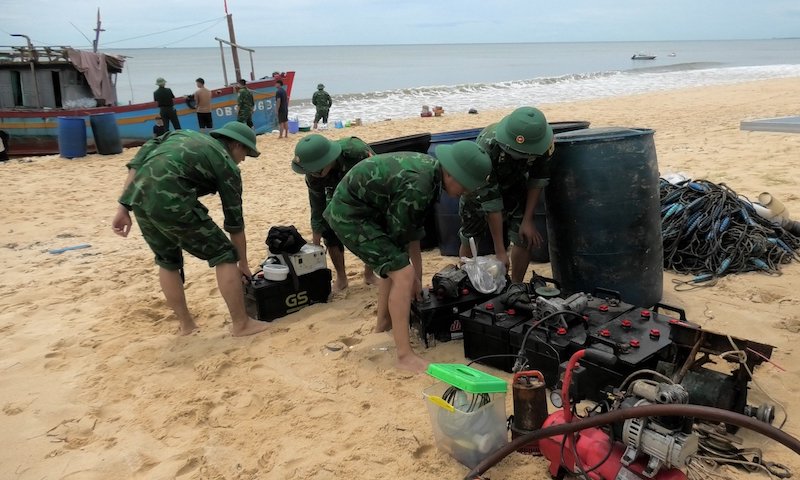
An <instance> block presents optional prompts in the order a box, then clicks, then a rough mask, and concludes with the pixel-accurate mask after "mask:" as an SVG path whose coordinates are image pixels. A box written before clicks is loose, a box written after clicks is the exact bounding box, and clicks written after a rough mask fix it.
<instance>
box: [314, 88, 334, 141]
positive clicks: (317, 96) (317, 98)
mask: <svg viewBox="0 0 800 480" xmlns="http://www.w3.org/2000/svg"><path fill="white" fill-rule="evenodd" d="M311 104H312V105H314V107H316V110H317V111H316V113H315V114H314V130H316V129H317V124H318V123H319V121H320V120H322V124H323V125H327V124H328V113H329V112H330V110H331V105H333V99H331V96H330V94H329V93H328V92H326V91H325V85H323V84H321V83H320V84H319V85H317V91H316V92H314V95H312V96H311Z"/></svg>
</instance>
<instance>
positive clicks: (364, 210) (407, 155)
mask: <svg viewBox="0 0 800 480" xmlns="http://www.w3.org/2000/svg"><path fill="white" fill-rule="evenodd" d="M441 185H442V174H441V169H440V168H439V162H437V161H436V159H435V158H433V157H431V156H429V155H425V154H424V153H415V152H395V153H384V154H380V155H375V156H373V157H370V158H368V159H366V160H363V161H361V162H359V163H358V165H356V166H355V167H353V168H352V169H350V171H349V172H348V173H347V175H345V176H344V178H343V179H342V181H341V182H340V183H339V186H338V187H336V192H335V193H334V198H333V201H331V203H330V205H329V206H328V209H327V210H326V213H325V215H326V217H328V218H332V217H336V218H337V219H338V220H339V223H350V224H358V223H360V222H370V223H377V224H378V225H379V226H380V227H381V228H382V229H384V231H385V232H386V233H387V234H388V235H389V237H390V238H392V240H394V241H395V242H396V243H397V244H400V245H405V244H407V243H409V242H411V241H413V240H420V239H422V237H424V236H425V226H424V222H425V216H426V214H427V212H428V210H429V208H430V207H431V206H432V205H433V202H434V201H435V200H436V199H437V198H438V196H439V191H440V189H441Z"/></svg>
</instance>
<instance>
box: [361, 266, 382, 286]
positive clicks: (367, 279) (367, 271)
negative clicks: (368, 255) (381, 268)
mask: <svg viewBox="0 0 800 480" xmlns="http://www.w3.org/2000/svg"><path fill="white" fill-rule="evenodd" d="M379 281H380V280H379V279H378V276H377V275H375V271H374V270H372V267H370V266H368V265H367V264H364V283H366V284H367V285H375V284H377V283H378V282H379Z"/></svg>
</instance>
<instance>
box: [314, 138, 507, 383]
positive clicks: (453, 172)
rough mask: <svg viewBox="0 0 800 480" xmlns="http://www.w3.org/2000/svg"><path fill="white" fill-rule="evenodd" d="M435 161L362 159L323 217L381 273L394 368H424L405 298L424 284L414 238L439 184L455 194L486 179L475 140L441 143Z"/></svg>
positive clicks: (485, 163)
mask: <svg viewBox="0 0 800 480" xmlns="http://www.w3.org/2000/svg"><path fill="white" fill-rule="evenodd" d="M436 156H437V157H438V160H437V159H434V158H433V157H430V156H428V155H425V154H422V153H412V152H397V153H386V154H382V155H375V156H373V157H371V158H368V159H366V160H362V161H361V162H360V163H359V164H358V165H356V166H355V167H353V168H352V169H350V171H349V172H348V173H347V175H345V176H344V178H343V179H342V181H341V182H339V186H338V187H336V191H335V192H334V194H333V198H332V199H331V201H330V203H329V204H328V207H327V208H326V209H325V212H324V214H323V216H324V217H325V219H326V220H327V221H328V224H329V225H330V226H331V228H332V229H333V231H334V232H336V235H338V237H339V238H340V239H341V241H342V243H344V245H345V246H346V247H347V248H348V249H349V250H350V251H351V252H353V253H355V254H356V255H357V256H358V258H360V259H361V260H362V261H363V262H364V263H366V264H367V265H369V266H370V267H372V268H373V269H374V270H375V272H376V273H377V274H379V275H380V276H381V277H383V278H384V280H383V281H381V282H380V285H379V289H378V322H377V328H376V330H377V331H379V332H382V331H387V330H389V329H391V330H392V334H393V336H394V341H395V345H396V346H397V363H398V367H399V368H403V369H406V370H411V371H415V372H421V371H424V370H425V368H427V365H428V362H427V361H426V360H424V359H423V358H421V357H419V356H417V355H416V354H415V353H414V351H413V350H412V349H411V342H410V339H409V331H408V330H409V328H408V327H409V326H408V319H409V313H410V305H411V300H412V299H413V298H414V297H415V296H419V292H420V290H421V285H422V283H421V281H422V255H421V252H420V239H421V238H422V237H423V236H424V235H425V229H424V221H425V214H426V212H427V210H428V209H429V208H430V207H431V205H432V203H433V202H434V201H435V200H436V197H437V196H438V194H439V191H440V188H444V189H445V191H447V193H448V194H450V195H453V196H459V195H461V194H463V193H465V192H466V191H469V190H474V189H476V188H478V187H479V186H481V185H482V184H484V183H485V182H486V177H487V176H488V175H489V172H490V171H491V160H490V159H489V157H488V156H487V155H486V153H485V152H484V151H483V149H481V148H480V147H479V146H478V145H477V144H475V143H474V142H458V143H455V144H453V145H440V146H439V147H437V149H436Z"/></svg>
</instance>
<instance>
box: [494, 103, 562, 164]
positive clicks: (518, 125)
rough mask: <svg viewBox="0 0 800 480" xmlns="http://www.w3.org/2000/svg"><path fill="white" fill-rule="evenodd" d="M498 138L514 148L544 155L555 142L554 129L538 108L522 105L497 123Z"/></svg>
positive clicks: (523, 151)
mask: <svg viewBox="0 0 800 480" xmlns="http://www.w3.org/2000/svg"><path fill="white" fill-rule="evenodd" d="M496 135H497V137H496V139H497V141H498V142H500V143H502V144H503V145H505V146H507V147H508V148H510V149H512V150H516V151H518V152H522V153H527V154H529V155H543V154H544V153H545V152H547V150H548V149H549V148H550V145H551V144H552V143H553V129H552V128H551V127H550V125H549V124H548V123H547V119H546V118H545V117H544V114H543V113H542V112H541V110H539V109H538V108H533V107H520V108H518V109H516V110H514V111H513V112H511V113H510V114H508V115H506V116H505V118H503V119H502V120H500V122H499V123H498V124H497V131H496Z"/></svg>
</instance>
